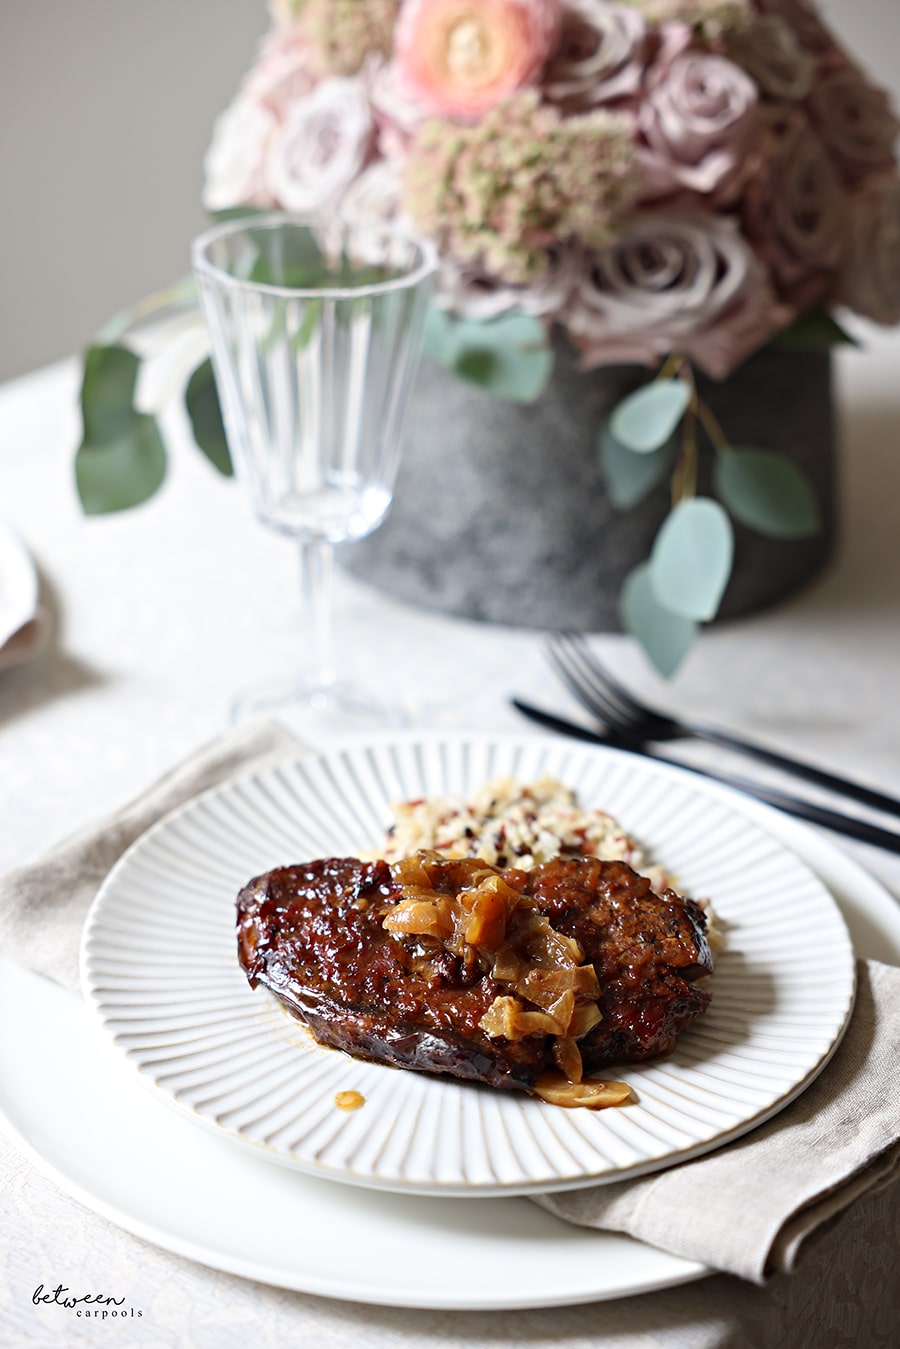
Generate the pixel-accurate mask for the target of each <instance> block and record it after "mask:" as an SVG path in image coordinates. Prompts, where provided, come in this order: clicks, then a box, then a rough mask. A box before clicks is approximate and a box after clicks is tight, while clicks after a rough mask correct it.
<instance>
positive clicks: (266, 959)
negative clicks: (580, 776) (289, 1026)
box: [237, 853, 712, 1090]
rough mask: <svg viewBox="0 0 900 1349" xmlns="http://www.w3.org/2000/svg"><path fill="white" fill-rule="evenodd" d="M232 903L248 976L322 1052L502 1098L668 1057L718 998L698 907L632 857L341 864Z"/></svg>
mask: <svg viewBox="0 0 900 1349" xmlns="http://www.w3.org/2000/svg"><path fill="white" fill-rule="evenodd" d="M237 907H238V954H239V959H240V962H241V965H242V966H243V968H244V970H245V972H246V974H247V977H248V979H249V980H250V983H251V984H252V985H253V986H254V987H255V986H256V985H257V984H263V985H265V986H266V987H267V988H269V989H270V990H271V991H272V992H273V993H274V994H275V995H276V996H277V997H278V998H279V999H280V1000H281V1001H282V1002H283V1003H284V1005H285V1006H286V1007H287V1008H288V1009H289V1010H290V1011H291V1012H293V1013H294V1014H295V1015H296V1016H298V1017H299V1018H300V1019H301V1020H302V1021H304V1022H306V1023H307V1025H308V1026H309V1027H310V1029H311V1030H312V1032H313V1034H314V1035H315V1037H316V1039H317V1040H319V1041H320V1043H322V1044H326V1045H333V1046H335V1047H337V1048H339V1049H345V1050H347V1051H348V1052H349V1053H351V1054H356V1055H358V1056H361V1057H363V1058H367V1059H374V1060H377V1061H378V1062H382V1063H391V1064H395V1065H398V1066H400V1067H405V1068H415V1069H418V1070H420V1071H425V1072H433V1073H449V1074H451V1075H453V1076H455V1077H461V1078H468V1079H472V1080H475V1081H478V1082H485V1083H488V1084H489V1085H491V1086H495V1087H518V1088H523V1089H525V1090H532V1089H534V1088H535V1085H536V1084H537V1083H538V1081H539V1079H541V1078H542V1077H543V1076H544V1075H545V1074H546V1072H547V1070H548V1069H553V1068H554V1066H556V1067H558V1068H561V1069H562V1070H563V1072H564V1073H565V1074H566V1076H567V1077H568V1078H569V1080H570V1081H572V1082H579V1081H580V1072H581V1059H583V1062H584V1065H585V1066H586V1067H588V1068H590V1067H593V1066H596V1065H599V1064H601V1063H602V1064H605V1063H609V1062H613V1061H623V1060H631V1061H634V1060H639V1059H646V1058H652V1057H655V1056H657V1055H660V1054H665V1053H668V1052H669V1051H671V1049H672V1047H673V1046H674V1044H675V1037H676V1036H677V1035H678V1034H679V1032H680V1031H682V1030H683V1029H684V1028H685V1027H686V1026H688V1025H690V1023H691V1022H693V1021H695V1020H696V1019H697V1017H699V1016H700V1015H701V1014H702V1013H703V1012H704V1011H705V1009H706V1006H707V1004H708V1002H709V994H708V993H707V992H706V991H705V990H703V989H701V988H698V987H696V985H695V984H694V982H693V981H694V980H696V979H697V978H698V977H699V976H701V975H703V974H707V973H709V972H710V971H711V969H712V961H711V958H710V953H709V948H708V945H707V942H706V936H705V917H704V915H703V912H702V910H701V909H700V908H699V907H698V906H697V905H695V904H694V903H692V902H691V901H690V900H685V899H681V898H680V897H679V896H678V895H676V894H675V893H674V892H673V891H671V890H667V891H665V893H664V894H662V895H657V894H654V893H653V891H652V890H651V888H650V884H649V882H648V881H647V880H645V879H644V878H643V877H641V876H638V875H637V874H636V873H635V872H634V871H632V870H631V868H630V867H628V866H627V865H626V864H625V863H623V862H602V861H599V860H597V859H583V860H577V861H556V862H549V863H545V864H543V865H542V866H537V867H535V868H534V870H532V871H530V872H524V871H516V870H501V869H499V868H496V867H490V866H487V865H486V864H485V863H482V862H479V861H473V860H469V859H465V860H458V861H448V860H447V859H445V858H442V857H440V856H438V855H437V854H434V853H421V854H417V855H416V857H414V858H410V859H406V860H405V861H402V862H399V863H395V864H394V866H393V867H389V866H388V865H387V864H386V863H385V862H361V861H358V860H356V859H355V858H329V859H324V860H321V861H316V862H309V863H305V864H302V865H298V866H290V867H281V868H279V869H277V870H275V871H270V872H268V873H267V874H266V875H264V876H260V877H258V878H257V879H256V880H253V881H251V882H250V883H249V884H248V885H247V886H246V887H245V888H244V889H243V890H242V891H241V893H240V894H239V896H238V901H237ZM579 1053H580V1055H581V1059H580V1058H579Z"/></svg>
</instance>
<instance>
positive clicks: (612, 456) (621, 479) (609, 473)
mask: <svg viewBox="0 0 900 1349" xmlns="http://www.w3.org/2000/svg"><path fill="white" fill-rule="evenodd" d="M598 450H599V456H600V471H601V472H602V474H603V481H604V482H605V484H606V491H607V495H608V496H609V499H610V501H611V502H612V504H613V506H615V508H616V510H619V511H627V510H630V509H631V508H632V506H637V505H638V504H639V502H641V501H643V500H644V499H645V498H646V497H648V496H649V495H650V493H651V492H652V491H653V489H654V488H655V487H658V486H659V484H660V483H661V482H664V481H665V479H666V477H667V476H668V474H669V473H670V471H671V468H672V465H673V463H674V461H675V444H674V442H673V441H671V440H670V441H668V442H667V443H666V444H665V445H663V446H661V448H660V449H658V450H651V452H650V453H649V454H634V453H633V452H632V451H631V450H626V449H625V447H624V446H623V445H620V444H619V442H618V441H617V440H616V438H615V436H614V435H613V433H612V432H611V431H610V429H609V427H608V426H607V427H605V428H604V429H603V430H602V431H601V432H600V437H599V442H598Z"/></svg>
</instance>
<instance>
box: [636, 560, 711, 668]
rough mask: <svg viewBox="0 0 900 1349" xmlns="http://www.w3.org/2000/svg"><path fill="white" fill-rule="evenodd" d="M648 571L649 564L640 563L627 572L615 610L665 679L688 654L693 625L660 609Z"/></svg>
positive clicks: (667, 610) (694, 625) (685, 619)
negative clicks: (617, 606)
mask: <svg viewBox="0 0 900 1349" xmlns="http://www.w3.org/2000/svg"><path fill="white" fill-rule="evenodd" d="M650 571H651V569H650V563H649V562H642V563H641V564H640V565H639V566H637V567H635V568H634V570H633V571H631V572H629V574H628V576H626V578H625V582H624V584H623V586H622V593H621V595H620V597H619V610H620V613H621V616H622V625H623V627H624V628H625V630H626V632H630V633H631V634H632V635H633V636H634V637H636V638H637V639H638V641H639V642H640V644H641V646H642V647H643V648H644V651H645V652H646V654H647V658H648V659H649V661H650V662H651V664H652V665H653V666H654V667H655V669H657V670H658V671H659V673H660V674H661V675H663V676H664V678H666V679H668V678H670V677H671V676H672V675H673V674H674V673H675V671H676V670H677V669H678V667H679V665H680V664H681V662H682V661H683V660H684V658H685V656H686V655H687V653H688V651H689V650H690V648H691V645H692V643H693V641H694V638H695V637H696V635H697V624H696V623H695V622H694V621H693V619H690V618H684V617H682V616H681V615H680V614H673V613H672V612H671V611H670V610H669V609H664V608H663V607H662V605H661V604H660V603H659V602H658V600H657V598H656V594H655V592H654V589H653V581H652V579H651V575H650Z"/></svg>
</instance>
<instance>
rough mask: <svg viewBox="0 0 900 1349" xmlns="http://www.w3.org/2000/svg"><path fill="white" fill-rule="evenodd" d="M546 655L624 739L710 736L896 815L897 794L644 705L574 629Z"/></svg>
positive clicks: (552, 643)
mask: <svg viewBox="0 0 900 1349" xmlns="http://www.w3.org/2000/svg"><path fill="white" fill-rule="evenodd" d="M548 654H549V656H550V660H551V661H552V663H553V665H554V667H555V668H556V670H557V671H558V673H559V675H560V676H561V678H562V680H563V682H564V683H565V684H566V685H567V687H568V688H569V690H570V692H571V693H572V694H573V695H574V696H575V697H576V698H577V699H578V701H579V702H580V703H581V704H582V706H583V707H585V708H587V710H588V711H589V712H590V713H592V715H593V716H595V717H596V718H597V719H598V720H599V721H601V722H603V724H604V726H606V727H608V729H609V730H610V731H612V732H613V733H614V734H615V735H618V736H621V737H622V738H623V739H628V740H632V741H635V742H638V743H642V744H646V743H648V742H649V743H654V742H659V741H664V740H684V739H689V738H693V739H697V740H708V741H710V742H711V743H712V744H714V745H721V746H723V747H724V748H725V749H730V750H735V751H736V752H737V753H739V754H747V755H750V756H751V757H752V758H754V759H759V760H760V761H761V762H763V763H767V764H771V765H773V766H774V767H775V768H780V769H783V770H784V771H785V772H788V773H793V774H794V776H795V777H799V778H803V779H805V780H806V781H807V782H814V783H816V784H817V786H819V787H827V788H828V789H829V791H833V792H839V793H841V795H843V796H848V797H850V798H851V799H852V800H854V801H861V802H862V803H863V804H864V805H867V806H874V807H875V809H877V810H883V811H886V812H887V813H888V814H890V815H897V816H900V800H898V799H897V798H896V797H893V796H888V795H887V794H886V793H884V792H879V791H876V790H875V789H874V788H872V787H866V786H864V785H863V784H862V783H861V782H854V781H853V780H852V779H849V778H843V777H839V776H838V775H837V774H835V773H829V772H828V771H827V770H826V769H824V768H818V767H817V766H816V765H815V764H810V763H806V762H805V761H804V760H802V759H794V758H790V757H788V755H786V754H779V753H778V751H777V750H772V749H769V748H767V746H765V745H760V744H757V742H756V741H754V740H747V739H745V738H744V737H743V736H739V735H734V734H732V732H730V731H724V730H720V729H719V728H718V727H717V726H709V725H707V724H706V723H705V722H688V721H683V720H681V719H679V718H677V717H672V716H669V715H668V714H667V713H665V712H660V711H658V710H657V709H656V708H652V707H648V706H647V704H646V703H642V702H640V701H639V700H638V699H637V698H635V697H634V696H633V694H631V693H629V692H628V690H627V689H626V688H624V686H623V685H622V684H620V683H619V681H618V680H617V679H615V678H614V677H613V676H612V675H611V674H610V673H609V671H608V670H607V669H606V668H605V666H603V665H602V664H601V662H600V661H599V660H598V659H597V657H596V655H594V653H593V652H592V651H591V650H590V648H589V647H588V644H587V642H586V641H585V639H584V638H583V637H581V636H579V635H577V634H574V633H561V634H559V635H558V636H555V637H551V639H550V641H549V643H548Z"/></svg>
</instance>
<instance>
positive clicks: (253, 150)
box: [203, 98, 278, 211]
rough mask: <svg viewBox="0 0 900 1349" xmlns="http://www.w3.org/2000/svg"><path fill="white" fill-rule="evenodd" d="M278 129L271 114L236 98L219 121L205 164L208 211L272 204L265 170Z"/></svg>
mask: <svg viewBox="0 0 900 1349" xmlns="http://www.w3.org/2000/svg"><path fill="white" fill-rule="evenodd" d="M277 129H278V123H277V121H276V120H275V118H274V117H273V115H272V113H271V112H268V111H267V110H266V108H264V107H261V106H260V105H259V104H257V103H253V102H251V101H250V100H249V99H246V98H238V99H236V100H235V102H234V103H232V104H231V107H229V108H227V109H226V110H225V112H223V113H222V115H221V116H220V117H219V118H217V120H216V124H215V126H214V128H213V134H212V141H211V143H210V146H209V149H208V150H207V152H206V158H205V159H204V161H203V168H204V174H205V182H204V187H203V205H204V206H205V207H206V209H207V210H208V211H225V210H228V209H229V208H231V207H233V206H271V205H272V197H271V194H270V193H269V192H268V190H267V187H266V182H265V174H264V170H265V163H266V155H267V153H268V149H269V145H270V143H271V141H272V138H273V137H274V135H275V133H276V131H277Z"/></svg>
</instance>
